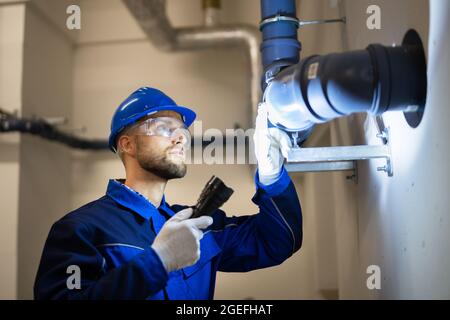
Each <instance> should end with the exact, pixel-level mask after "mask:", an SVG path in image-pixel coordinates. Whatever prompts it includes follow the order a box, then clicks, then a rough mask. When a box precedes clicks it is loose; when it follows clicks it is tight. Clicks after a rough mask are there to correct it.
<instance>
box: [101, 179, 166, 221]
mask: <svg viewBox="0 0 450 320" xmlns="http://www.w3.org/2000/svg"><path fill="white" fill-rule="evenodd" d="M123 182H124V180H120V179H118V180H115V179H110V180H109V183H108V188H107V190H106V194H107V195H108V196H109V197H111V198H112V199H113V200H114V201H116V202H117V203H119V204H120V205H122V206H124V207H126V208H128V209H131V210H133V211H134V212H136V213H137V214H139V215H140V216H141V217H143V218H144V219H146V220H149V219H150V218H151V217H152V216H153V215H154V214H159V212H158V209H162V210H164V212H166V213H167V214H168V215H169V216H173V215H174V212H173V211H172V210H171V209H170V207H169V205H168V204H167V203H166V198H165V196H164V195H163V197H162V199H161V203H160V204H159V207H158V208H156V207H155V205H154V204H153V203H151V202H150V200H148V199H147V198H146V197H144V196H143V195H142V194H140V193H139V192H137V191H135V190H133V189H132V188H130V187H128V186H126V185H124V184H123Z"/></svg>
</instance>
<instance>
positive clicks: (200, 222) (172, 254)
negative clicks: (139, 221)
mask: <svg viewBox="0 0 450 320" xmlns="http://www.w3.org/2000/svg"><path fill="white" fill-rule="evenodd" d="M192 212H193V210H192V208H187V209H184V210H181V211H180V212H178V213H177V214H175V215H174V216H173V217H172V218H170V219H169V220H167V222H166V223H165V224H164V225H163V227H162V229H161V231H160V232H159V233H158V235H157V236H156V238H155V240H154V241H153V244H152V248H153V250H155V251H156V253H157V254H158V256H159V258H160V259H161V261H162V263H163V265H164V267H165V268H166V270H167V272H170V271H173V270H178V269H181V268H183V267H187V266H190V265H193V264H194V263H196V262H197V261H198V259H199V258H200V240H201V239H202V238H203V231H202V230H200V229H205V228H207V227H208V226H209V225H211V224H212V223H213V219H212V218H211V217H208V216H202V217H199V218H195V219H189V217H190V216H191V215H192Z"/></svg>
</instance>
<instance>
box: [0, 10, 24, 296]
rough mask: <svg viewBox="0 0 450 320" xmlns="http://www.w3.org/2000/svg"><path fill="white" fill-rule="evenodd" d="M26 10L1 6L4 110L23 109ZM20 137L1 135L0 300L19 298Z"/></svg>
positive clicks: (0, 101) (1, 103)
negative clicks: (17, 284) (17, 282)
mask: <svg viewBox="0 0 450 320" xmlns="http://www.w3.org/2000/svg"><path fill="white" fill-rule="evenodd" d="M24 21H25V6H24V5H20V4H19V5H10V6H0V70H1V72H0V108H2V109H4V110H6V111H8V112H19V113H20V112H21V109H22V98H21V94H22V91H21V90H22V52H23V37H24ZM19 158H20V135H18V134H16V133H8V134H2V135H0V176H1V177H2V179H1V181H2V182H1V183H0V194H1V201H0V212H1V214H2V219H1V223H0V259H1V263H0V299H14V298H15V297H16V294H17V288H16V279H17V223H18V207H19V170H20V165H19V162H20V161H19Z"/></svg>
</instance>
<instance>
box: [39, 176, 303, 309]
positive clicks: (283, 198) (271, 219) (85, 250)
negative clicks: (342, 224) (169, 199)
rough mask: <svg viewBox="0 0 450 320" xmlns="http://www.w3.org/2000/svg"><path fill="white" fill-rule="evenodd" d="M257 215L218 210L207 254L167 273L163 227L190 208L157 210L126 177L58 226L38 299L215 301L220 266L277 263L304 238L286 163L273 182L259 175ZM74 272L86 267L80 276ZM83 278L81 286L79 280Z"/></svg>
mask: <svg viewBox="0 0 450 320" xmlns="http://www.w3.org/2000/svg"><path fill="white" fill-rule="evenodd" d="M255 184H256V194H255V196H254V197H253V198H252V201H253V202H254V203H255V204H256V205H258V206H259V213H258V214H255V215H248V216H239V217H235V216H233V217H227V216H226V214H225V213H224V212H223V211H222V210H217V211H216V212H215V213H214V214H213V220H214V222H213V224H212V225H211V226H210V227H208V228H207V229H205V230H204V237H203V238H202V240H201V241H200V252H201V254H200V259H199V260H198V261H197V262H196V263H195V264H194V265H192V266H189V267H185V268H182V269H180V270H176V271H172V272H169V273H167V272H166V270H165V268H164V266H163V264H162V262H161V260H160V258H159V257H158V255H157V254H156V252H155V251H154V250H153V249H152V248H151V244H152V243H153V240H154V239H155V237H156V235H157V234H158V232H159V231H160V230H161V228H162V226H163V224H164V223H165V221H167V220H168V219H169V218H170V217H171V216H173V215H174V214H175V213H176V212H178V211H180V210H182V209H184V208H187V207H188V206H181V205H172V206H170V205H169V204H167V203H166V201H165V198H164V197H163V199H162V201H161V204H160V206H159V207H158V208H156V207H155V206H154V205H153V204H152V203H151V202H150V201H148V200H147V199H146V198H145V197H144V196H142V195H140V194H139V193H137V192H136V191H134V190H132V189H131V188H129V187H127V186H125V185H124V184H123V183H122V182H121V181H119V180H110V181H109V184H108V188H107V191H106V195H104V196H103V197H101V198H99V199H97V200H95V201H93V202H91V203H88V204H86V205H84V206H83V207H81V208H79V209H76V210H74V211H72V212H70V213H69V214H67V215H66V216H64V217H63V218H62V219H60V220H59V221H57V222H56V223H55V224H54V225H53V226H52V228H51V230H50V233H49V235H48V238H47V241H46V243H45V247H44V250H43V253H42V258H41V262H40V266H39V270H38V273H37V276H36V282H35V285H34V295H35V298H36V299H171V300H173V299H212V298H213V296H214V287H215V279H216V273H217V271H225V272H244V271H250V270H255V269H261V268H265V267H270V266H275V265H278V264H280V263H282V262H283V261H284V260H286V259H287V258H289V257H290V256H291V255H292V254H293V253H294V252H296V251H297V250H298V249H300V247H301V244H302V212H301V207H300V202H299V199H298V197H297V193H296V190H295V187H294V184H293V183H292V181H291V179H290V177H289V175H288V173H287V172H286V170H285V169H284V168H283V170H282V172H281V174H280V177H279V178H278V180H277V181H276V182H274V183H273V184H271V185H268V186H265V185H262V184H261V183H260V182H259V180H258V174H256V176H255ZM74 270H78V271H79V273H78V275H77V274H75V271H74ZM74 276H79V280H80V285H81V286H80V287H78V288H77V286H74V285H73V283H72V285H70V283H71V281H75V282H74V283H76V280H74V278H73V277H74Z"/></svg>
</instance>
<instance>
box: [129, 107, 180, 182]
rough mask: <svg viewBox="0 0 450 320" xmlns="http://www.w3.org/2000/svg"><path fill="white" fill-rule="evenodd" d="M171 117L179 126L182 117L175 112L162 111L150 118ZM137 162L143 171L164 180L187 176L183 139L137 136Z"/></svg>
mask: <svg viewBox="0 0 450 320" xmlns="http://www.w3.org/2000/svg"><path fill="white" fill-rule="evenodd" d="M157 117H171V118H172V119H173V123H174V125H178V124H179V121H177V120H181V116H180V115H179V114H178V113H176V112H174V111H160V112H157V113H155V114H153V115H151V116H150V117H147V118H145V119H148V118H157ZM135 139H136V140H135V141H136V160H137V162H138V163H139V165H140V166H141V168H142V169H144V170H146V171H148V172H151V173H153V174H155V175H157V176H159V177H161V178H164V179H167V180H169V179H175V178H182V177H184V176H185V175H186V170H187V167H186V163H185V161H186V150H185V147H184V143H183V137H182V136H180V135H176V136H174V137H171V138H168V137H163V136H156V135H155V136H145V135H136V136H135Z"/></svg>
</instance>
